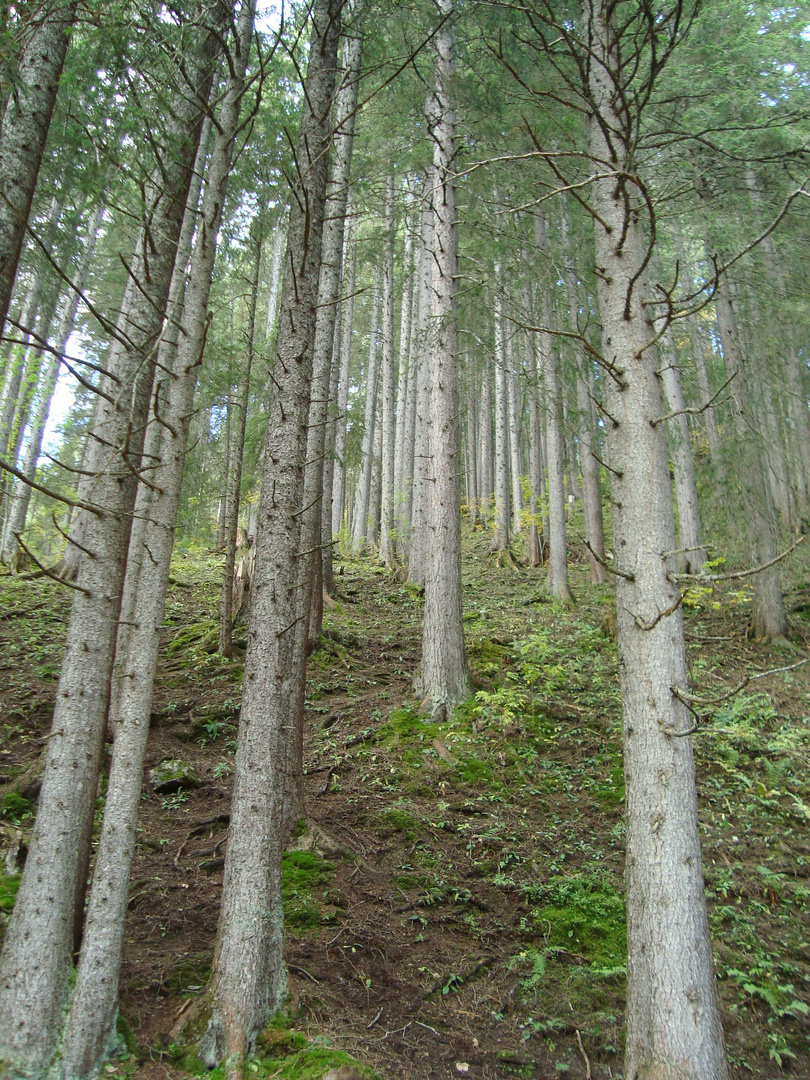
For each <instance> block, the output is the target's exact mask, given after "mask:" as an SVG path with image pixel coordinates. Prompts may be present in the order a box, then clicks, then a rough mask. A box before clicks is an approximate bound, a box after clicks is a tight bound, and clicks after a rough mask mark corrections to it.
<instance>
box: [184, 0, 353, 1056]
mask: <svg viewBox="0 0 810 1080" xmlns="http://www.w3.org/2000/svg"><path fill="white" fill-rule="evenodd" d="M341 7H342V4H341V0H316V2H315V4H314V6H313V9H312V16H311V17H312V23H313V27H312V34H311V39H310V40H311V44H310V51H309V65H308V70H307V75H306V80H305V91H304V94H303V98H302V117H301V123H300V127H299V135H298V147H297V161H298V165H299V168H298V169H297V170H296V174H295V176H296V178H297V179H296V181H295V188H294V191H293V198H292V199H291V209H290V231H289V237H288V241H287V253H286V256H285V260H284V279H283V286H282V295H281V317H280V320H279V332H278V337H277V341H276V362H275V367H274V379H275V380H276V383H277V394H276V397H275V400H274V403H273V407H272V411H271V414H270V419H269V423H268V427H267V452H266V455H265V468H264V475H263V477H262V491H261V504H260V511H259V517H260V525H259V532H258V536H257V540H256V563H255V577H254V585H253V597H252V600H251V609H250V627H249V634H248V651H247V656H246V659H245V678H244V691H243V697H242V708H241V713H240V718H239V735H238V741H237V751H236V767H235V776H234V787H233V798H232V802H231V824H230V831H229V835H228V849H227V855H226V859H225V877H224V882H223V890H222V909H221V913H220V922H219V931H218V936H217V944H216V950H215V955H214V966H213V973H212V994H213V1000H212V1011H211V1020H210V1022H209V1026H208V1030H207V1032H206V1035H205V1037H204V1039H203V1043H202V1045H201V1047H200V1053H201V1056H202V1057H203V1060H204V1061H206V1063H209V1064H211V1065H213V1064H216V1063H217V1062H218V1061H219V1060H221V1058H222V1057H223V1056H225V1057H227V1059H228V1066H227V1068H228V1071H229V1073H231V1074H232V1075H235V1074H237V1073H239V1072H240V1071H241V1069H240V1063H241V1061H242V1059H243V1056H244V1055H245V1054H246V1053H248V1052H249V1051H250V1049H251V1048H252V1046H253V1043H254V1040H255V1038H256V1035H257V1034H258V1033H259V1031H261V1029H262V1028H263V1027H264V1025H265V1024H266V1023H267V1019H268V1017H269V1015H270V1014H271V1013H272V1012H273V1011H274V1010H275V1009H276V1008H278V1006H279V1005H280V1004H281V1002H282V1000H283V997H284V993H285V990H286V972H285V969H284V958H283V955H282V920H283V916H282V909H281V853H282V848H283V845H284V842H285V840H286V837H287V835H288V829H289V828H290V824H291V822H290V816H291V815H293V816H294V817H296V816H297V815H298V813H299V811H300V802H299V798H297V797H296V794H297V793H299V797H300V786H299V785H300V780H301V775H300V769H301V762H300V758H299V754H300V737H301V732H300V730H295V729H294V725H295V723H296V720H297V719H298V717H300V715H301V712H302V709H303V694H304V679H305V675H306V658H305V656H304V655H302V650H301V649H300V641H301V639H300V636H299V635H297V634H296V632H295V628H296V625H297V623H298V622H299V621H300V620H303V619H306V618H307V617H308V608H307V607H305V606H303V605H302V603H301V600H300V596H299V588H298V586H299V581H300V574H299V570H298V566H299V561H298V560H299V558H300V554H301V549H300V543H301V517H300V512H301V507H302V495H303V486H304V466H305V462H306V448H307V423H308V417H309V408H310V389H311V379H312V352H313V343H314V337H315V321H316V312H317V304H318V278H319V271H320V255H321V251H320V249H321V238H322V230H323V218H324V204H325V200H326V178H327V169H328V158H329V155H328V147H329V142H330V138H331V121H330V109H329V105H330V102H331V100H332V94H333V91H334V85H335V69H336V66H337V46H338V37H339V34H340V12H341Z"/></svg>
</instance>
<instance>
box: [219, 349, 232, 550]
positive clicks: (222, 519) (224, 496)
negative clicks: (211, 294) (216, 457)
mask: <svg viewBox="0 0 810 1080" xmlns="http://www.w3.org/2000/svg"><path fill="white" fill-rule="evenodd" d="M231 337H233V330H232V331H231ZM232 392H233V386H232V385H231V384H230V383H229V384H228V389H227V391H226V394H227V396H226V398H225V446H224V447H223V450H222V478H221V480H220V492H219V509H218V510H217V551H222V550H223V549H224V547H225V541H226V538H227V536H228V515H229V512H230V506H229V502H230V496H231V417H232V413H233V409H232V407H231V393H232Z"/></svg>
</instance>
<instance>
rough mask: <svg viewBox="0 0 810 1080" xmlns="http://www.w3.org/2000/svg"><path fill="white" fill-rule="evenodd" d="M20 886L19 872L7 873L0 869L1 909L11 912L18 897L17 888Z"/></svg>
mask: <svg viewBox="0 0 810 1080" xmlns="http://www.w3.org/2000/svg"><path fill="white" fill-rule="evenodd" d="M19 887H20V875H19V874H5V873H3V872H2V871H0V911H2V912H6V913H8V912H10V911H11V909H12V908H13V907H14V901H15V900H16V899H17V890H18V889H19Z"/></svg>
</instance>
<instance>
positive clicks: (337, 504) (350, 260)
mask: <svg viewBox="0 0 810 1080" xmlns="http://www.w3.org/2000/svg"><path fill="white" fill-rule="evenodd" d="M346 216H347V221H346V229H345V240H344V244H343V265H344V267H345V271H344V292H345V296H346V301H345V306H344V309H343V315H342V320H341V335H340V374H339V376H338V397H337V410H338V414H337V420H336V421H335V472H334V477H333V479H332V535H333V536H336V535H337V534H338V533H339V532H340V530H341V529H342V528H343V508H344V505H345V501H346V409H347V408H348V407H349V366H350V364H351V358H352V323H353V321H354V277H355V269H356V265H357V251H356V249H355V244H354V217H353V212H352V205H351V200H349V201H348V202H347V205H346ZM347 531H348V530H347Z"/></svg>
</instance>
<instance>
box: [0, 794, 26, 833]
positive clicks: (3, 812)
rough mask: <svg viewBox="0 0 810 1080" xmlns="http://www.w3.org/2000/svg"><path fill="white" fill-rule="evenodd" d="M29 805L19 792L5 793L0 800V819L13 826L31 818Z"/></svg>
mask: <svg viewBox="0 0 810 1080" xmlns="http://www.w3.org/2000/svg"><path fill="white" fill-rule="evenodd" d="M31 810H32V808H31V803H30V802H29V801H28V799H26V798H25V797H24V796H23V795H21V794H20V793H19V791H7V792H6V793H5V794H4V795H3V798H2V799H0V818H4V819H5V820H6V821H10V822H12V824H14V825H19V823H20V822H21V821H22V820H23V819H24V818H28V817H31Z"/></svg>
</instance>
